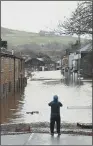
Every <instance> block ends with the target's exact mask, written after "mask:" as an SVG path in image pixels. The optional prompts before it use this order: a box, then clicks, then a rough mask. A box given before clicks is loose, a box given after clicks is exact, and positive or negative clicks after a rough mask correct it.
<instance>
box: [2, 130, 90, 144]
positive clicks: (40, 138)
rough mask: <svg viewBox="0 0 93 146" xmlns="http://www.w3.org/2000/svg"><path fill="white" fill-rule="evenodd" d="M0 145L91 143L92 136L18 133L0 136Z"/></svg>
mask: <svg viewBox="0 0 93 146" xmlns="http://www.w3.org/2000/svg"><path fill="white" fill-rule="evenodd" d="M1 145H92V136H75V135H68V134H62V135H61V136H60V137H58V136H57V134H55V135H54V137H52V136H51V135H50V134H40V133H32V134H30V133H29V134H19V135H4V136H1Z"/></svg>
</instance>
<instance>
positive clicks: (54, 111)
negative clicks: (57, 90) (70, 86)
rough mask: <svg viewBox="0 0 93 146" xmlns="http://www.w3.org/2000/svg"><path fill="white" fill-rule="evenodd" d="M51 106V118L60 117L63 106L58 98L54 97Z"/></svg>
mask: <svg viewBox="0 0 93 146" xmlns="http://www.w3.org/2000/svg"><path fill="white" fill-rule="evenodd" d="M48 105H49V106H51V116H60V107H61V106H63V105H62V103H61V102H59V101H58V96H57V95H56V96H54V99H53V101H51V102H50V103H49V104H48Z"/></svg>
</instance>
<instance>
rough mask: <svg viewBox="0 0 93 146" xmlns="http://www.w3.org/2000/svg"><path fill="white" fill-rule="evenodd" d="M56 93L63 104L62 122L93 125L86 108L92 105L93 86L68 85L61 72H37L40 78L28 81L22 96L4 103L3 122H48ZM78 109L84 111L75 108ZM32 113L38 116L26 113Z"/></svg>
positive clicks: (89, 109) (10, 98)
mask: <svg viewBox="0 0 93 146" xmlns="http://www.w3.org/2000/svg"><path fill="white" fill-rule="evenodd" d="M55 94H56V95H58V96H59V100H60V101H61V102H62V104H63V107H61V112H60V113H61V121H62V122H70V123H75V122H84V123H91V122H92V109H91V108H86V109H84V108H83V107H85V106H92V83H91V82H83V83H82V84H81V85H77V84H75V83H74V84H66V83H65V82H63V81H62V79H61V75H60V72H59V71H55V72H48V71H46V72H37V78H34V77H32V80H31V78H29V79H28V81H27V86H26V87H25V89H24V91H23V92H22V93H20V94H16V95H15V96H14V97H13V96H12V97H8V98H7V99H3V100H2V101H1V103H0V104H1V123H20V122H26V123H29V122H44V121H48V122H49V121H50V107H49V106H48V103H49V102H50V101H51V100H52V99H53V96H54V95H55ZM69 106H74V109H68V108H67V107H69ZM76 106H81V107H82V108H81V109H79V108H78V109H76V108H75V107H76ZM31 111H39V114H33V115H31V114H27V113H26V112H31Z"/></svg>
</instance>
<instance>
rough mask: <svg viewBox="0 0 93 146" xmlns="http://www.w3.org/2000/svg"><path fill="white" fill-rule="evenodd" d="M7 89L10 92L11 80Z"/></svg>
mask: <svg viewBox="0 0 93 146" xmlns="http://www.w3.org/2000/svg"><path fill="white" fill-rule="evenodd" d="M8 91H9V92H11V82H9V86H8Z"/></svg>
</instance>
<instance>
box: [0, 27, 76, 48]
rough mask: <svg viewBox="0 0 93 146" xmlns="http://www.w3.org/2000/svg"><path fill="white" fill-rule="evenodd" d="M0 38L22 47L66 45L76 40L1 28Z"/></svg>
mask: <svg viewBox="0 0 93 146" xmlns="http://www.w3.org/2000/svg"><path fill="white" fill-rule="evenodd" d="M1 37H2V39H4V40H7V41H8V43H9V44H12V45H14V46H15V45H24V44H30V43H36V44H39V45H40V44H47V43H51V42H58V43H62V44H67V43H69V42H73V41H75V40H76V38H74V37H68V36H60V37H59V36H40V35H39V33H31V32H25V31H17V30H12V29H7V28H3V27H1Z"/></svg>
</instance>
